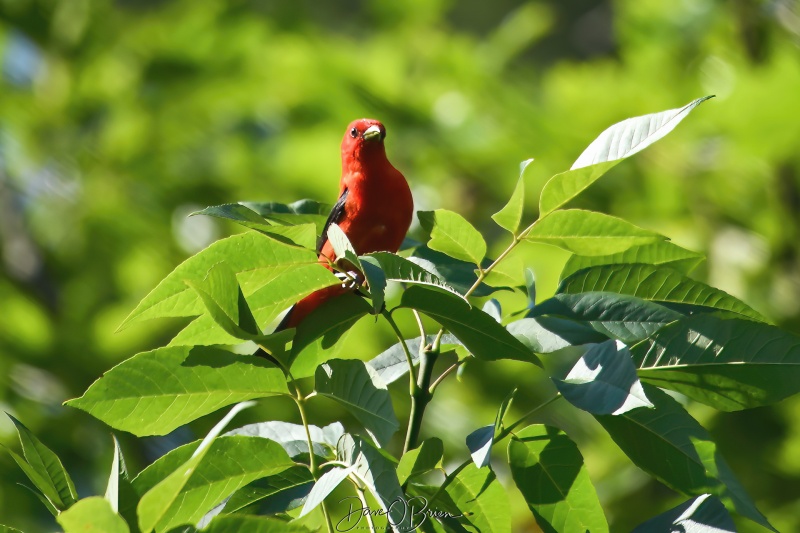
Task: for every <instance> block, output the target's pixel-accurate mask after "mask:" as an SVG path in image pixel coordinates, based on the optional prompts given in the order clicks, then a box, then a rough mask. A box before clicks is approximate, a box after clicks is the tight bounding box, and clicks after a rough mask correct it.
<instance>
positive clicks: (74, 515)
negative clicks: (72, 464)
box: [56, 496, 130, 533]
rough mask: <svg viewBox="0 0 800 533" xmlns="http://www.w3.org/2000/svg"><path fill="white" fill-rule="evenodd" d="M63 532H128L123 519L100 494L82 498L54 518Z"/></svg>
mask: <svg viewBox="0 0 800 533" xmlns="http://www.w3.org/2000/svg"><path fill="white" fill-rule="evenodd" d="M56 520H57V521H58V523H59V524H61V527H63V528H64V533H128V532H129V531H130V529H129V528H128V524H126V523H125V520H123V519H122V517H121V516H120V515H118V514H117V513H115V512H114V510H113V509H112V508H111V504H110V503H109V502H108V500H106V499H105V498H103V497H101V496H91V497H89V498H84V499H82V500H80V501H79V502H77V503H76V504H75V505H73V506H72V507H70V508H69V509H67V510H66V511H64V512H63V513H61V514H59V515H58V517H57V518H56Z"/></svg>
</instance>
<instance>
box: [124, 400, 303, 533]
mask: <svg viewBox="0 0 800 533" xmlns="http://www.w3.org/2000/svg"><path fill="white" fill-rule="evenodd" d="M253 405H255V403H254V402H242V403H239V404H236V405H235V406H233V408H232V409H231V410H230V411H229V412H228V414H227V415H225V417H223V419H222V420H220V421H219V423H217V425H215V426H214V427H213V428H212V429H211V431H210V432H209V433H208V435H206V437H205V438H204V439H203V441H202V442H201V443H200V445H199V446H197V448H196V449H195V450H194V453H192V455H191V457H190V458H189V459H188V460H187V461H186V462H184V463H183V464H181V465H180V466H179V467H178V468H177V469H176V470H174V471H173V472H172V473H171V474H169V475H168V476H166V477H165V478H163V479H162V480H161V481H160V482H158V484H156V485H155V486H153V487H152V488H151V489H150V490H148V491H147V492H144V494H142V498H141V500H139V504H138V505H137V507H136V514H137V516H138V517H139V529H140V530H141V531H142V533H150V531H152V530H153V529H155V530H156V531H157V532H158V533H161V532H162V531H168V530H169V529H170V528H172V527H174V526H177V525H179V524H182V523H184V516H185V515H190V514H191V513H192V512H194V511H196V508H193V507H192V506H191V505H190V506H187V507H186V508H183V507H182V501H181V500H182V496H183V495H185V494H187V492H186V491H185V488H186V487H187V484H188V483H189V482H190V481H191V479H192V478H193V477H194V474H195V472H196V471H197V470H198V467H199V466H200V464H201V463H202V461H203V459H204V458H205V456H206V455H207V454H208V452H209V450H210V449H211V446H212V445H213V444H214V442H215V440H216V438H217V435H219V434H220V433H221V432H222V430H223V429H224V428H225V426H226V425H227V424H228V423H229V422H230V421H231V419H232V418H233V417H234V416H236V414H238V413H239V412H240V411H241V410H242V409H247V408H248V407H251V406H253ZM229 438H231V439H243V438H245V437H229ZM253 440H254V441H259V440H261V439H253ZM264 442H269V441H264ZM273 450H275V451H274V452H273V453H282V454H283V456H284V457H286V459H287V460H288V457H287V456H286V452H284V451H283V450H282V449H281V448H280V446H279V445H277V444H274V443H273ZM288 466H291V464H289V465H287V466H285V467H284V468H288ZM280 469H281V468H280V467H279V468H278V470H277V471H280ZM138 478H139V476H137V479H138ZM136 481H137V480H136V479H135V480H134V488H136ZM202 492H203V493H208V492H210V491H202ZM199 502H200V503H201V504H202V503H204V502H205V497H203V498H202V499H200V500H199ZM194 505H195V506H196V505H197V501H195V503H194ZM214 505H216V504H212V505H211V506H210V507H213V506H214ZM210 507H209V508H210ZM206 511H208V509H205V510H203V511H201V512H200V513H199V516H197V517H196V518H197V519H198V520H199V519H200V518H202V516H203V514H205V512H206ZM186 520H188V518H187V519H186Z"/></svg>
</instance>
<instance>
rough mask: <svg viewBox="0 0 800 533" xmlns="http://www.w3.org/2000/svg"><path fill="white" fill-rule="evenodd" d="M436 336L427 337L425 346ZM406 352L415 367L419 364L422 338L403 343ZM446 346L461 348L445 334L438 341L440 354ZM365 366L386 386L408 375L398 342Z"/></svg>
mask: <svg viewBox="0 0 800 533" xmlns="http://www.w3.org/2000/svg"><path fill="white" fill-rule="evenodd" d="M435 338H436V335H428V336H427V337H426V340H425V344H431V343H432V342H433V341H434V339H435ZM405 344H406V346H407V347H408V351H409V352H410V353H411V361H412V362H413V363H414V366H416V365H417V364H418V363H419V351H420V348H421V346H420V345H421V344H422V337H416V338H414V339H409V340H407V341H405ZM446 346H461V342H460V341H459V340H458V339H457V338H456V337H455V336H453V335H451V334H449V333H445V334H444V335H442V338H441V339H440V341H439V348H440V353H445V351H444V350H441V349H442V348H444V347H446ZM367 365H369V366H370V367H372V369H373V370H374V371H375V372H377V373H378V376H380V378H381V380H382V381H383V382H384V383H386V384H387V385H389V384H391V383H394V382H395V381H397V380H398V379H400V378H401V377H403V376H405V375H406V374H408V361H407V360H406V354H405V352H404V351H403V348H402V346H401V345H400V343H399V342H398V343H397V344H394V345H392V346H391V347H390V348H389V349H387V350H385V351H383V352H382V353H380V354H379V355H377V356H375V357H374V358H373V359H371V360H370V361H369V362H367Z"/></svg>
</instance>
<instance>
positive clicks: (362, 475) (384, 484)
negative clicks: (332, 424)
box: [337, 433, 413, 533]
mask: <svg viewBox="0 0 800 533" xmlns="http://www.w3.org/2000/svg"><path fill="white" fill-rule="evenodd" d="M337 457H338V458H339V460H340V461H342V462H344V463H345V464H346V465H349V466H354V467H355V469H354V470H353V474H355V475H356V476H357V477H358V479H359V480H361V481H362V482H363V483H364V485H366V487H367V489H369V491H370V493H372V496H374V498H375V499H376V500H377V502H378V504H379V505H380V506H381V509H383V510H384V511H386V512H387V513H388V518H389V524H390V526H391V527H392V529H393V530H394V531H395V532H397V533H400V532H404V531H412V530H413V529H412V527H411V516H409V514H410V513H407V512H406V511H405V509H404V506H402V505H398V504H397V503H396V502H400V501H405V495H404V494H403V490H402V489H401V488H400V482H399V481H398V479H397V473H396V471H395V468H396V467H395V465H394V464H393V463H392V462H391V461H389V459H387V458H386V457H384V456H383V455H382V454H381V452H380V451H379V450H377V449H376V448H373V447H372V445H370V444H369V443H368V442H367V441H365V440H364V439H362V438H360V437H357V436H354V435H350V434H349V433H345V435H344V436H343V437H342V438H341V439H340V440H339V445H338V446H337ZM393 504H394V505H393Z"/></svg>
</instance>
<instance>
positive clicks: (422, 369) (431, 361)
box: [403, 349, 439, 454]
mask: <svg viewBox="0 0 800 533" xmlns="http://www.w3.org/2000/svg"><path fill="white" fill-rule="evenodd" d="M438 357H439V351H438V349H437V350H436V351H433V350H430V351H428V350H423V351H422V353H421V354H420V356H419V376H418V377H417V383H416V390H415V391H414V392H413V393H412V394H411V414H410V415H409V420H408V433H406V442H405V446H403V453H404V454H405V453H406V452H407V451H408V450H411V449H413V448H414V447H415V446H416V445H417V439H418V438H419V430H420V428H421V427H422V417H423V415H424V414H425V407H427V405H428V403H429V402H430V401H431V393H430V391H429V390H428V389H429V388H430V385H431V375H432V374H433V366H434V365H435V364H436V359H437V358H438Z"/></svg>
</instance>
